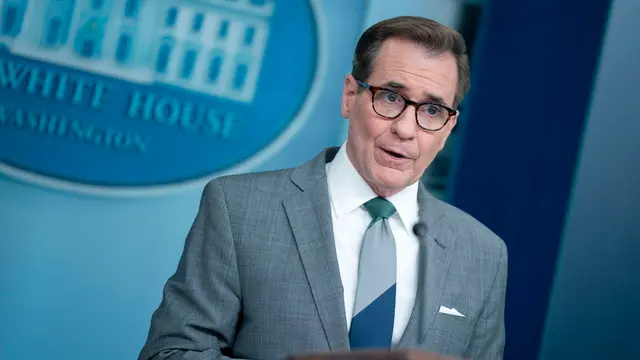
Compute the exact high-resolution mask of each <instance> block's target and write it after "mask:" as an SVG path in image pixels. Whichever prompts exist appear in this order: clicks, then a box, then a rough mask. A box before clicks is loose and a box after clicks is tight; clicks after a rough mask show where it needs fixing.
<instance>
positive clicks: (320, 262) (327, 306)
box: [284, 150, 349, 351]
mask: <svg viewBox="0 0 640 360" xmlns="http://www.w3.org/2000/svg"><path fill="white" fill-rule="evenodd" d="M332 155H335V151H333V150H331V151H330V153H329V154H328V155H327V154H326V153H323V154H321V155H320V156H318V157H316V158H315V159H313V160H311V161H310V162H309V163H307V164H305V165H303V166H302V167H300V168H298V169H296V171H294V173H293V175H292V178H291V180H292V181H293V182H294V183H295V184H296V185H297V186H298V187H299V190H300V191H299V192H297V193H295V194H294V195H291V196H289V197H287V198H286V199H285V200H284V207H285V211H286V214H287V217H288V219H289V224H290V226H291V229H292V231H293V235H294V237H295V240H296V245H297V247H298V251H299V253H300V258H301V259H302V264H303V266H304V270H305V273H306V275H307V279H308V280H309V284H310V286H311V292H312V294H313V298H314V301H315V305H316V308H317V310H318V314H319V315H320V320H321V322H322V327H323V329H324V332H325V335H326V336H327V341H328V342H329V347H330V348H331V350H332V351H337V350H344V349H348V348H349V340H348V332H347V321H346V316H345V310H344V295H343V290H342V281H341V279H340V270H339V267H338V258H337V255H336V249H335V244H334V237H333V227H332V221H331V203H330V199H329V191H328V187H327V181H326V173H325V169H324V166H325V162H326V156H332Z"/></svg>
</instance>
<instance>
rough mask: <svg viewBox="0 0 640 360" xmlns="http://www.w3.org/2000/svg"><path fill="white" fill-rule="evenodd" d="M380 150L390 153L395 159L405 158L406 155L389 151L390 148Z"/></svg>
mask: <svg viewBox="0 0 640 360" xmlns="http://www.w3.org/2000/svg"><path fill="white" fill-rule="evenodd" d="M382 151H384V152H385V153H387V154H388V155H390V156H391V157H393V158H396V159H406V158H407V157H406V156H404V155H402V154H398V153H397V152H394V151H391V150H387V149H382Z"/></svg>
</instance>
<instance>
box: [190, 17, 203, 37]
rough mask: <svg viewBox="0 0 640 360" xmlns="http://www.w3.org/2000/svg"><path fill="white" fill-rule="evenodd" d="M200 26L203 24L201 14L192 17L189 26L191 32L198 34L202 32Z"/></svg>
mask: <svg viewBox="0 0 640 360" xmlns="http://www.w3.org/2000/svg"><path fill="white" fill-rule="evenodd" d="M202 24H204V15H203V14H202V13H198V14H196V16H194V17H193V24H191V31H193V32H194V33H199V32H200V30H202Z"/></svg>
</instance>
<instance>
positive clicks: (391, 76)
mask: <svg viewBox="0 0 640 360" xmlns="http://www.w3.org/2000/svg"><path fill="white" fill-rule="evenodd" d="M357 80H362V81H365V82H367V83H368V84H370V85H372V86H378V87H382V88H386V89H390V90H394V91H396V92H398V93H400V94H402V95H403V96H404V97H405V98H407V99H409V100H412V101H415V102H417V103H422V102H426V101H432V102H438V103H441V104H442V105H445V106H448V107H452V104H453V100H454V97H455V93H456V86H457V67H456V60H455V58H454V56H453V54H451V53H445V54H441V55H437V56H436V55H431V54H429V53H428V52H427V51H426V50H425V49H424V48H422V47H420V46H419V45H417V44H416V43H414V42H412V41H408V40H403V39H393V38H392V39H388V40H386V41H385V42H384V43H383V44H382V47H381V49H380V52H379V53H378V56H377V58H376V60H375V61H374V64H373V71H372V73H371V76H370V77H369V79H357ZM358 90H359V89H358V83H357V81H356V79H354V78H353V76H351V75H348V76H347V78H346V79H345V83H344V90H343V95H342V116H343V117H345V118H348V119H349V135H348V139H347V154H348V156H349V159H350V160H351V162H352V163H353V165H354V167H355V168H356V170H357V171H358V173H359V174H360V176H362V178H363V179H364V180H365V181H366V182H367V183H368V184H369V186H371V188H372V189H373V190H374V191H375V192H376V193H377V194H378V195H379V196H385V197H387V196H391V195H393V194H395V193H397V192H399V191H400V190H402V189H403V188H405V187H407V186H409V185H411V184H413V183H414V182H416V181H418V180H419V179H420V177H421V176H422V174H423V173H424V171H425V170H426V169H427V167H428V166H429V164H431V162H432V161H433V159H434V158H435V156H436V155H437V154H438V152H439V151H440V150H442V148H443V147H444V145H445V142H446V140H447V138H448V137H449V134H450V133H451V130H452V129H453V127H454V126H455V124H456V120H457V115H455V116H453V117H452V118H450V119H449V121H448V122H447V124H446V125H445V127H444V128H442V129H440V130H438V131H426V130H423V129H422V128H420V127H419V126H418V124H417V122H416V115H415V114H416V109H415V107H413V106H408V107H407V108H406V109H405V110H404V112H403V113H402V114H400V116H398V117H397V118H395V119H387V118H384V117H381V116H380V115H378V114H376V112H375V111H374V110H373V107H372V105H371V100H372V93H371V91H369V90H367V89H362V88H361V91H358ZM435 99H441V100H439V101H434V100H435ZM398 154H400V155H401V156H397V155H398Z"/></svg>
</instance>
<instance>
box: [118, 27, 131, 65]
mask: <svg viewBox="0 0 640 360" xmlns="http://www.w3.org/2000/svg"><path fill="white" fill-rule="evenodd" d="M130 56H131V35H129V34H122V35H120V38H119V39H118V46H117V48H116V59H117V60H118V62H119V63H126V62H128V61H129V57H130Z"/></svg>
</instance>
